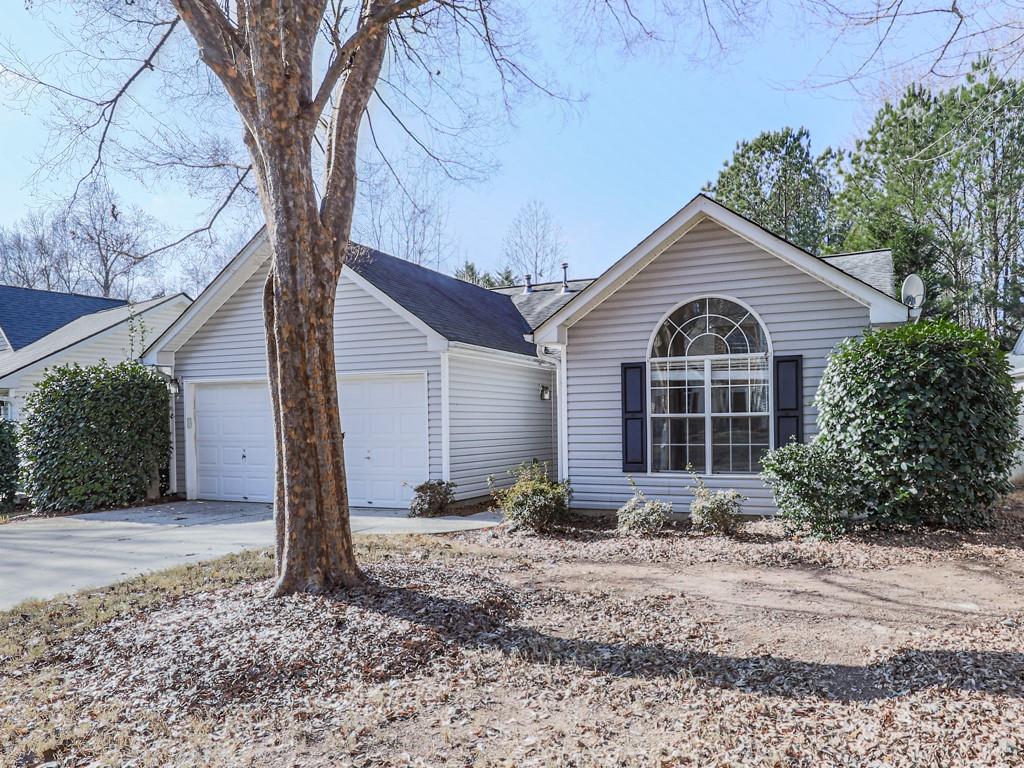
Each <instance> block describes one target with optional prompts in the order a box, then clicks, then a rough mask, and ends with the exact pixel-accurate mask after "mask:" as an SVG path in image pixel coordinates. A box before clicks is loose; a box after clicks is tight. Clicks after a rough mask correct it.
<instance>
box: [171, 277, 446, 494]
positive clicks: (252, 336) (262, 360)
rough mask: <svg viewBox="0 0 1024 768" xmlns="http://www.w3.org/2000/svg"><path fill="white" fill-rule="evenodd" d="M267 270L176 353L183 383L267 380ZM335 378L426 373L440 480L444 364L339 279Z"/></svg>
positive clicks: (433, 463) (181, 479)
mask: <svg viewBox="0 0 1024 768" xmlns="http://www.w3.org/2000/svg"><path fill="white" fill-rule="evenodd" d="M266 270H267V267H266V266H263V267H261V268H260V269H258V270H256V272H255V274H253V276H252V277H250V278H249V279H248V280H247V281H246V282H245V283H244V284H243V285H242V286H241V287H240V288H239V289H238V290H237V291H236V292H235V293H234V294H233V295H232V296H230V297H229V298H228V299H227V300H226V301H225V302H224V304H223V305H222V306H221V307H220V308H219V309H218V310H217V311H216V312H215V313H214V314H213V316H212V317H210V318H209V320H207V321H206V323H204V324H203V326H202V328H200V329H199V330H198V331H197V332H196V333H195V334H194V335H193V336H192V338H190V339H189V340H188V341H187V342H186V343H185V344H184V345H183V346H182V347H181V349H179V350H178V351H177V352H176V353H175V356H174V368H175V375H176V376H177V377H178V378H180V379H182V380H186V379H196V380H197V379H203V378H207V379H209V378H220V377H252V378H260V379H265V378H266V375H267V355H266V338H265V335H264V330H263V303H262V294H263V283H264V281H265V279H266ZM334 333H335V347H334V349H335V356H336V359H337V369H338V373H339V374H345V373H385V372H396V373H398V372H403V371H408V372H412V371H416V372H423V371H425V372H426V374H427V415H428V431H429V443H430V446H429V448H430V451H429V465H430V469H429V471H430V476H431V478H440V477H441V463H442V457H441V360H440V353H438V352H437V351H433V350H429V349H427V337H426V335H425V334H424V333H423V332H422V331H420V330H419V329H418V328H415V327H414V326H413V325H411V324H410V323H409V322H408V321H406V320H405V319H404V318H402V317H400V316H399V315H398V314H397V313H395V312H394V311H392V310H391V309H390V308H388V307H386V306H385V305H384V304H382V303H380V301H378V300H377V299H376V298H375V297H373V296H371V295H370V294H368V293H366V292H365V291H364V290H363V289H362V288H360V287H359V286H357V285H356V284H355V283H353V282H352V281H351V280H350V279H349V278H348V277H347V275H343V276H342V279H341V282H340V283H339V285H338V293H337V305H336V309H335V313H334ZM176 418H177V421H178V422H179V423H178V424H177V425H176V432H177V433H178V434H179V435H181V442H179V444H178V451H179V458H178V468H179V472H180V474H179V475H178V487H179V489H180V490H181V491H182V492H184V490H185V475H184V472H185V470H184V453H185V448H184V440H185V437H184V426H183V420H184V408H181V409H180V410H179V411H178V412H177V414H176Z"/></svg>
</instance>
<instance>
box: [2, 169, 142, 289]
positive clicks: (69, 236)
mask: <svg viewBox="0 0 1024 768" xmlns="http://www.w3.org/2000/svg"><path fill="white" fill-rule="evenodd" d="M156 229H157V228H156V225H155V223H154V222H153V220H152V219H151V218H150V217H149V216H147V215H146V214H145V213H143V212H142V211H140V210H139V209H137V208H134V207H131V206H128V207H125V206H122V205H121V203H120V202H119V200H118V198H117V195H116V194H115V193H114V192H113V190H111V189H110V187H109V186H107V185H106V184H105V183H104V182H103V181H102V180H97V181H93V182H90V183H89V184H87V185H85V186H84V187H83V188H82V190H81V191H80V193H79V194H78V196H77V197H76V199H75V201H74V204H73V205H72V207H71V208H60V207H55V208H53V209H50V210H47V211H46V212H35V213H31V214H29V215H28V216H26V217H25V218H24V219H22V220H21V221H20V222H18V223H17V224H15V225H14V226H12V227H8V228H6V229H0V281H3V282H4V283H6V284H8V285H19V286H22V287H25V288H42V289H44V290H49V291H64V292H77V293H87V294H91V295H98V296H108V297H117V298H125V299H128V298H135V297H136V295H137V294H138V293H139V292H140V291H142V290H145V289H146V288H147V286H146V285H145V284H144V283H145V280H144V278H147V277H148V275H149V274H150V273H151V272H150V268H152V267H155V266H156V264H155V263H153V258H152V257H151V256H150V255H149V251H150V245H149V243H150V239H151V238H152V237H153V236H154V233H155V231H156Z"/></svg>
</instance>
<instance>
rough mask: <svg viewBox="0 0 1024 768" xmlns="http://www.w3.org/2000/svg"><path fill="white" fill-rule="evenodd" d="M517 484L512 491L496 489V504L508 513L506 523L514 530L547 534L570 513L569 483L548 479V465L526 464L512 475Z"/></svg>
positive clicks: (493, 491)
mask: <svg viewBox="0 0 1024 768" xmlns="http://www.w3.org/2000/svg"><path fill="white" fill-rule="evenodd" d="M510 474H511V475H512V476H513V477H515V479H516V480H515V483H513V484H512V485H511V486H510V487H508V488H495V489H493V490H492V494H493V496H494V499H495V501H496V502H497V503H498V505H499V506H500V507H501V509H502V511H503V512H504V513H505V521H506V522H507V523H509V525H510V526H511V527H512V528H513V529H517V528H527V529H529V530H531V531H536V532H538V533H544V532H546V531H550V530H551V529H552V528H554V527H555V526H556V525H557V524H558V523H560V522H561V521H562V519H563V518H564V517H565V515H566V513H567V512H568V511H569V498H570V496H571V495H572V491H571V489H570V488H569V484H568V483H558V482H555V481H554V480H552V479H551V478H550V477H548V467H547V464H544V463H541V462H537V461H534V462H531V463H527V464H522V465H520V466H519V467H517V468H516V469H514V470H512V471H511V473H510Z"/></svg>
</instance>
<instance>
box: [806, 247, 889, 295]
mask: <svg viewBox="0 0 1024 768" xmlns="http://www.w3.org/2000/svg"><path fill="white" fill-rule="evenodd" d="M821 258H822V260H824V261H827V262H828V263H829V264H831V265H832V266H833V267H838V268H839V269H841V270H843V272H845V273H846V274H848V275H852V276H853V277H856V278H857V279H858V280H861V281H863V282H865V283H867V284H868V285H870V286H871V287H873V288H877V289H878V290H880V291H881V292H882V293H884V294H887V295H889V296H892V297H893V298H898V297H897V296H896V273H895V271H894V269H893V266H892V251H890V250H889V249H887V248H882V249H878V250H874V251H858V252H856V253H836V254H833V255H831V256H822V257H821Z"/></svg>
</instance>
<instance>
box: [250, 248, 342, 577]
mask: <svg viewBox="0 0 1024 768" xmlns="http://www.w3.org/2000/svg"><path fill="white" fill-rule="evenodd" d="M296 240H297V241H300V242H301V241H303V240H306V238H303V237H298V238H296ZM311 240H312V241H313V243H314V244H315V245H314V247H313V250H314V251H317V250H319V251H320V253H321V254H323V255H322V256H321V257H320V258H317V256H316V255H315V254H305V255H301V254H295V255H292V256H291V257H289V256H286V255H282V254H280V251H279V250H278V247H280V248H282V250H288V248H287V245H286V244H281V245H280V246H275V258H274V263H275V266H274V268H273V269H272V270H271V272H270V274H269V275H268V277H267V284H266V288H265V291H264V302H265V305H266V306H265V318H266V332H267V353H268V355H267V360H268V371H269V375H270V391H271V404H272V408H273V416H274V425H275V443H276V448H277V470H276V488H275V504H274V523H275V534H276V536H275V549H276V552H275V554H276V564H277V572H276V576H277V581H276V584H275V585H274V589H273V592H272V595H273V596H278V595H284V594H291V593H294V592H321V591H325V590H329V589H332V588H334V587H342V586H353V585H355V584H358V583H360V582H361V581H362V574H361V572H360V571H359V568H358V566H357V564H356V560H355V556H354V553H353V551H352V534H351V531H350V529H349V524H348V515H349V512H348V491H347V488H346V481H345V455H344V445H343V437H344V436H343V434H342V431H341V417H340V410H339V406H338V377H337V369H336V367H335V359H334V304H335V291H336V289H337V279H331V275H329V274H328V275H324V274H322V273H320V274H318V273H317V272H316V271H312V270H310V269H309V268H310V267H311V266H312V265H314V264H316V263H318V262H321V263H322V261H323V260H326V262H327V263H328V264H329V263H332V262H333V258H332V257H329V254H330V253H331V250H330V246H329V245H326V244H325V243H323V238H322V237H314V238H311ZM293 242H295V241H293ZM307 242H308V241H307ZM317 245H319V248H318V247H317ZM292 247H293V248H294V247H295V246H294V245H293V246H292ZM321 248H322V249H323V250H320V249H321ZM289 261H290V262H291V264H292V265H293V266H292V269H290V270H289V269H281V267H280V265H282V264H287V263H288V262H289ZM324 271H327V272H331V271H332V270H329V269H328V270H324ZM289 272H290V273H291V274H288V273H289ZM282 404H287V407H282Z"/></svg>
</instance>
